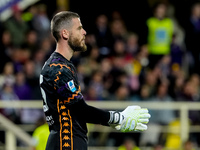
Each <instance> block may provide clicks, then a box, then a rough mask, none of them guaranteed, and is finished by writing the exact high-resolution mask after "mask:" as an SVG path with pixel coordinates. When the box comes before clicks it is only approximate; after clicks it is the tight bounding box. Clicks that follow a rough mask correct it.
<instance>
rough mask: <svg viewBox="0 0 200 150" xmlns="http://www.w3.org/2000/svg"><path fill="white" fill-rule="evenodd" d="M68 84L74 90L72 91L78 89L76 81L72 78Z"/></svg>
mask: <svg viewBox="0 0 200 150" xmlns="http://www.w3.org/2000/svg"><path fill="white" fill-rule="evenodd" d="M67 84H68V86H69V89H70V90H71V91H72V92H75V91H76V87H75V85H74V81H73V80H70V81H69V82H67Z"/></svg>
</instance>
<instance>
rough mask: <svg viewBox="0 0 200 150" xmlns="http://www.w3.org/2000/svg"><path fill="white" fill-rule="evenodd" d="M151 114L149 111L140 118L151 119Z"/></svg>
mask: <svg viewBox="0 0 200 150" xmlns="http://www.w3.org/2000/svg"><path fill="white" fill-rule="evenodd" d="M150 117H151V115H150V114H149V113H147V114H140V119H149V118H150Z"/></svg>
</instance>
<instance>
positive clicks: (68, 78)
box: [52, 67, 82, 103]
mask: <svg viewBox="0 0 200 150" xmlns="http://www.w3.org/2000/svg"><path fill="white" fill-rule="evenodd" d="M53 72H54V73H53V74H52V76H53V79H52V80H53V84H54V90H55V92H56V95H57V97H58V99H60V100H64V101H65V102H66V103H72V102H76V101H78V100H79V99H80V98H82V94H81V91H80V86H79V84H78V81H76V80H75V79H76V78H75V77H74V72H73V71H71V70H70V68H66V67H61V68H55V69H54V71H53Z"/></svg>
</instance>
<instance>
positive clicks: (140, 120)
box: [138, 119, 149, 124]
mask: <svg viewBox="0 0 200 150" xmlns="http://www.w3.org/2000/svg"><path fill="white" fill-rule="evenodd" d="M138 122H139V123H145V124H146V123H148V122H149V119H138Z"/></svg>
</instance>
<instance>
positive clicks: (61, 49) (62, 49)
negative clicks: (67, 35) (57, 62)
mask: <svg viewBox="0 0 200 150" xmlns="http://www.w3.org/2000/svg"><path fill="white" fill-rule="evenodd" d="M55 51H56V52H58V53H60V54H61V55H63V56H64V57H65V58H66V59H67V60H70V59H71V58H72V56H73V54H74V51H73V50H72V49H71V48H70V47H69V45H68V44H66V42H58V43H57V45H56V50H55Z"/></svg>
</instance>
